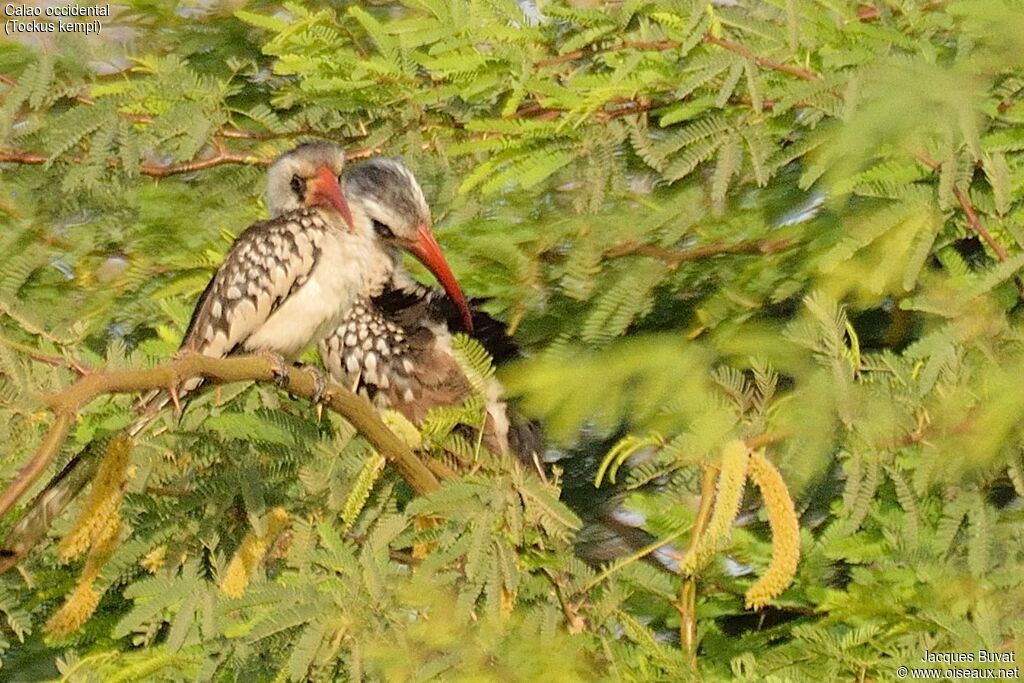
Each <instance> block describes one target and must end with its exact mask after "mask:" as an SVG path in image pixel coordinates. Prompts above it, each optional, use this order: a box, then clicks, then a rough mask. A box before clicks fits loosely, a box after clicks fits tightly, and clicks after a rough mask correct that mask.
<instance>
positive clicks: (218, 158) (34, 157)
mask: <svg viewBox="0 0 1024 683" xmlns="http://www.w3.org/2000/svg"><path fill="white" fill-rule="evenodd" d="M379 151H380V149H379V148H378V147H367V148H364V149H356V150H352V151H351V152H346V153H345V157H346V158H347V159H349V160H352V159H365V158H366V157H370V156H373V155H374V154H377V153H378V152H379ZM49 161H51V159H50V157H48V156H46V155H45V154H38V153H36V152H29V151H26V150H6V151H4V150H0V163H12V164H25V165H33V166H38V165H41V164H45V163H47V162H49ZM72 161H75V162H77V161H79V159H77V158H73V159H72ZM271 162H273V159H270V158H267V157H260V156H255V155H252V154H239V153H237V152H231V151H228V150H226V149H224V148H219V149H218V150H217V152H216V153H215V154H213V155H211V156H208V157H205V158H203V159H194V160H192V161H179V162H174V163H170V164H142V166H140V167H139V173H141V174H142V175H145V176H150V177H151V178H166V177H167V176H172V175H179V174H182V173H194V172H196V171H205V170H207V169H210V168H214V167H217V166H225V165H231V164H240V165H247V166H269V165H270V164H271ZM119 165H120V164H119V162H118V161H117V160H116V159H110V160H109V161H108V166H110V167H111V168H117V167H118V166H119Z"/></svg>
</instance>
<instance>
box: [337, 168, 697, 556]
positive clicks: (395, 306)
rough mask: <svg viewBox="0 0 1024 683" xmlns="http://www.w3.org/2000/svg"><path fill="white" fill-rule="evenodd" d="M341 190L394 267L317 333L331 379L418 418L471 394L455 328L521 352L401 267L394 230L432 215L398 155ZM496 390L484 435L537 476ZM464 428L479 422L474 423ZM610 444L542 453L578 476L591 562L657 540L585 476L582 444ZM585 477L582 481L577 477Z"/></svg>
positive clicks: (488, 396) (350, 177)
mask: <svg viewBox="0 0 1024 683" xmlns="http://www.w3.org/2000/svg"><path fill="white" fill-rule="evenodd" d="M345 193H346V195H347V196H348V197H349V198H350V199H351V201H352V202H353V203H356V202H358V203H359V204H361V205H362V206H363V207H364V208H365V209H366V211H367V213H368V215H369V216H370V218H371V220H372V221H373V226H374V230H375V231H376V233H377V235H378V237H379V238H380V240H381V242H382V244H383V245H384V249H385V251H386V252H388V253H389V254H390V255H391V257H392V259H393V260H394V262H395V266H394V268H393V270H392V277H391V279H390V280H389V281H388V282H387V283H386V284H385V286H384V287H383V288H382V289H381V290H380V291H379V292H371V296H368V297H366V298H364V299H362V300H360V301H357V302H356V303H355V304H354V305H353V306H352V308H351V309H350V310H349V313H348V314H347V315H346V316H345V318H344V320H343V322H342V323H341V325H339V326H338V328H337V329H336V330H334V331H333V332H332V333H330V334H328V335H327V336H326V337H325V338H324V339H323V340H322V341H321V342H320V344H319V348H320V357H321V359H322V361H323V363H324V366H325V367H326V368H327V370H328V372H329V373H330V375H331V377H332V378H333V379H334V380H335V381H336V382H338V383H339V384H343V385H345V386H349V387H352V388H353V389H354V390H355V391H357V392H359V393H361V394H362V395H364V396H366V397H367V398H369V399H370V400H371V401H372V402H373V403H374V404H375V405H376V406H377V407H378V408H382V409H383V408H390V409H393V410H396V411H398V412H399V413H401V414H402V415H403V416H405V417H406V418H407V419H408V420H409V421H410V422H412V423H413V424H415V425H417V426H419V425H420V424H421V423H422V421H423V418H424V417H425V416H426V413H427V412H428V411H429V410H430V409H431V408H436V407H440V406H452V405H460V404H461V403H463V402H464V401H465V400H466V399H467V398H469V396H470V395H471V394H472V391H473V390H472V387H471V386H470V383H469V380H468V379H467V378H466V376H465V374H464V372H463V370H462V369H461V367H460V365H459V363H458V362H457V360H456V357H455V353H454V350H453V346H452V334H453V333H454V332H457V331H458V330H459V328H460V327H462V328H464V329H465V328H471V329H467V330H466V331H469V332H471V333H472V334H473V336H474V338H475V339H476V340H477V341H478V342H480V344H481V346H483V347H484V349H486V350H487V351H488V353H489V354H490V355H491V357H492V358H493V360H494V362H495V364H497V365H500V364H502V363H503V362H506V361H508V360H512V359H515V358H517V357H519V349H518V347H517V346H516V343H515V342H514V341H513V340H512V339H511V337H509V335H508V332H507V330H506V328H505V326H504V324H502V323H501V322H499V321H498V320H496V319H494V318H492V317H491V316H490V315H488V314H487V313H484V312H483V311H482V310H480V309H479V308H478V307H477V306H476V305H473V306H470V308H469V311H470V313H469V315H470V318H471V319H470V320H469V321H467V320H466V308H465V306H464V302H462V301H459V300H454V299H453V298H452V297H450V296H446V295H445V294H444V293H442V292H440V291H438V290H435V289H431V288H428V287H424V286H423V285H420V284H419V283H417V282H416V281H415V280H413V279H412V277H411V276H410V275H409V274H408V272H407V271H406V270H405V269H404V268H403V267H402V266H401V264H400V262H399V259H400V254H399V252H398V250H397V249H395V248H394V247H393V246H391V245H393V244H394V243H395V242H394V239H395V238H394V236H395V235H400V234H409V233H410V232H411V231H412V226H429V225H431V222H432V221H431V213H430V208H429V205H428V204H427V201H426V199H425V198H424V195H423V190H422V189H421V188H420V185H419V183H418V182H417V181H416V178H415V177H414V176H413V174H412V173H411V172H410V171H409V170H408V169H407V168H406V167H405V166H404V165H403V164H402V163H401V162H399V161H397V160H393V159H382V158H378V159H373V160H369V161H365V162H362V163H360V164H357V165H354V166H352V167H351V168H349V169H347V170H346V172H345ZM472 303H473V304H479V303H480V302H479V301H475V300H474V301H473V302H472ZM470 323H471V325H470ZM502 391H503V390H502V387H501V385H500V383H499V382H498V381H497V380H496V379H493V378H492V379H491V380H489V382H488V385H487V386H486V387H485V391H484V394H485V395H484V398H485V409H486V413H487V415H486V420H485V422H484V426H483V434H482V435H481V436H482V437H483V439H482V440H483V443H484V444H485V445H487V447H488V448H489V449H490V450H491V451H493V452H494V453H496V454H498V455H511V456H514V457H516V458H517V459H518V460H520V461H521V462H522V463H523V464H524V465H526V466H527V467H528V468H530V469H533V470H534V471H536V472H537V473H538V474H540V475H541V476H543V475H544V464H543V460H544V456H545V450H544V443H543V435H542V429H541V427H540V425H539V424H537V423H536V422H533V421H530V420H527V419H525V418H523V417H521V416H518V415H516V414H515V412H514V411H513V410H512V409H511V408H510V407H509V406H508V405H507V403H506V402H505V401H504V400H503V398H502ZM463 427H465V428H466V429H467V430H469V429H476V426H475V425H463ZM610 445H611V443H610V442H606V443H603V444H586V445H584V446H581V447H580V448H579V449H578V452H568V453H548V454H547V455H548V456H549V457H557V458H558V459H559V460H560V461H561V462H562V464H563V466H564V468H565V470H566V475H567V476H566V482H567V483H568V482H573V483H576V484H577V486H574V487H573V488H574V490H573V491H572V493H574V494H576V495H575V496H573V500H567V502H569V503H570V505H571V506H572V507H574V509H575V510H576V511H577V512H578V513H579V514H580V515H581V517H582V518H583V520H584V522H585V526H584V529H583V530H582V531H581V533H580V535H579V542H578V543H577V548H576V550H577V554H578V555H579V556H580V557H581V558H583V559H584V560H586V561H589V562H592V563H593V564H600V563H602V562H605V561H609V560H612V559H615V558H617V557H621V556H623V555H628V554H631V553H633V552H637V551H639V550H640V549H642V548H645V547H647V546H650V545H652V544H653V543H654V541H655V540H656V539H655V538H654V537H653V536H651V535H650V534H648V533H646V532H645V531H643V530H642V529H640V528H639V524H641V523H642V519H640V518H639V516H638V515H636V514H634V513H628V512H627V511H626V510H625V508H623V507H622V506H621V503H622V498H623V496H622V495H621V493H620V492H618V491H612V490H610V489H607V488H606V489H602V490H597V489H595V488H594V487H593V484H591V483H589V482H591V481H592V477H593V471H594V469H593V466H594V462H593V458H592V457H587V455H588V453H592V454H596V453H597V451H598V450H599V451H600V454H601V455H603V454H604V453H605V452H606V451H607V449H608V448H609V447H610ZM583 469H588V470H589V471H588V472H586V473H584V472H583V471H582V470H583ZM570 470H571V471H570ZM576 470H580V471H576ZM583 478H586V479H587V481H588V486H582V485H579V481H580V480H582V479H583ZM678 557H679V553H678V551H676V550H674V549H673V548H671V547H667V546H666V547H663V548H658V549H657V550H655V551H653V552H652V553H650V555H649V559H651V560H652V561H654V562H656V563H657V564H660V565H662V566H664V567H666V568H668V569H669V570H670V571H675V570H676V568H677V561H678Z"/></svg>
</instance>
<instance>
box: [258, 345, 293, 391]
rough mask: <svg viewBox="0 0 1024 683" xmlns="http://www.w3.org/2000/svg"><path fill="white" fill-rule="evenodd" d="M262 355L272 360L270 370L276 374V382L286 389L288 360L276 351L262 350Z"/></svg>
mask: <svg viewBox="0 0 1024 683" xmlns="http://www.w3.org/2000/svg"><path fill="white" fill-rule="evenodd" d="M260 355H261V356H263V357H264V358H267V359H269V360H270V372H271V373H272V374H273V375H274V384H276V385H277V386H278V387H279V388H281V389H284V388H285V387H287V386H288V361H287V360H285V357H284V356H282V355H281V354H279V353H277V352H276V351H261V352H260Z"/></svg>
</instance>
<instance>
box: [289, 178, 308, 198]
mask: <svg viewBox="0 0 1024 683" xmlns="http://www.w3.org/2000/svg"><path fill="white" fill-rule="evenodd" d="M292 192H294V193H295V194H297V195H299V197H302V195H304V194H305V193H306V181H305V180H303V179H302V178H300V177H299V176H297V175H293V176H292Z"/></svg>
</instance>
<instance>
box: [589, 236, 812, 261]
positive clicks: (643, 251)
mask: <svg viewBox="0 0 1024 683" xmlns="http://www.w3.org/2000/svg"><path fill="white" fill-rule="evenodd" d="M791 246H793V240H791V239H787V238H777V239H766V240H750V241H747V242H734V243H732V244H727V243H723V244H706V245H704V246H701V247H693V248H692V249H663V248H661V247H656V246H654V245H652V244H640V243H637V242H625V243H623V244H620V245H618V246H615V247H612V248H611V249H608V250H607V251H605V252H604V258H619V257H621V256H630V255H633V254H640V255H641V256H649V257H651V258H656V259H659V260H661V261H664V262H665V263H667V264H668V265H669V266H670V267H672V268H676V267H678V266H679V264H680V263H683V262H684V261H697V260H699V259H703V258H709V257H711V256H718V255H720V254H774V253H776V252H779V251H785V250H786V249H789V248H790V247H791Z"/></svg>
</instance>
